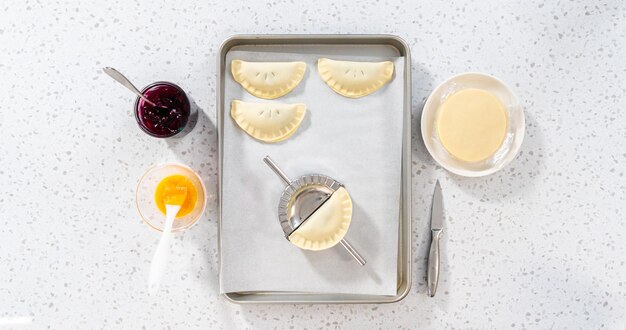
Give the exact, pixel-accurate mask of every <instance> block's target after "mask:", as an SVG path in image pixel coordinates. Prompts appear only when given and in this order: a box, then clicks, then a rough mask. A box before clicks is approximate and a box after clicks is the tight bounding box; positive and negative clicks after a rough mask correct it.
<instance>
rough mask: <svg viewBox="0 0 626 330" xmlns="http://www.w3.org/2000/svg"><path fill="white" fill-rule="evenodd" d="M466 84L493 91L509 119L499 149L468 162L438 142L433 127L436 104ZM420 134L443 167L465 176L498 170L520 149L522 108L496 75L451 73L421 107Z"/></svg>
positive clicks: (435, 121) (431, 153)
mask: <svg viewBox="0 0 626 330" xmlns="http://www.w3.org/2000/svg"><path fill="white" fill-rule="evenodd" d="M466 88H478V89H483V90H486V91H489V92H491V93H493V94H494V95H495V96H496V97H498V99H500V101H501V102H502V103H503V104H504V105H505V106H506V109H507V112H508V116H509V122H508V128H507V136H506V138H505V140H504V143H502V146H501V147H500V149H498V151H497V152H496V153H495V154H494V155H493V156H491V157H490V158H488V159H486V160H484V161H481V162H476V163H468V162H464V161H461V160H458V159H456V158H454V157H453V156H452V155H450V154H449V153H448V152H447V151H446V149H445V148H444V147H443V145H441V142H440V141H439V138H438V136H437V130H436V129H435V127H436V123H437V117H438V113H437V112H438V110H439V106H440V105H441V104H442V103H443V102H444V101H445V100H446V98H447V97H448V96H450V95H452V94H454V93H455V92H457V91H460V90H462V89H466ZM421 125H422V137H423V139H424V144H425V145H426V149H428V152H429V153H430V155H431V156H432V157H433V158H434V159H435V161H437V163H439V165H441V166H442V167H443V168H445V169H446V170H448V171H450V172H452V173H454V174H458V175H461V176H466V177H479V176H485V175H489V174H492V173H495V172H497V171H498V170H500V169H501V168H503V167H505V166H506V165H508V164H509V163H510V162H511V161H512V160H513V159H514V158H515V156H516V155H517V153H518V152H519V149H520V146H521V145H522V140H523V139H524V130H525V125H526V123H525V119H524V110H523V109H522V107H521V106H520V104H519V101H518V100H517V97H515V95H514V94H513V92H511V90H510V89H509V88H508V87H507V86H506V85H505V84H504V83H503V82H502V81H500V80H499V79H497V78H495V77H493V76H490V75H488V74H484V73H477V72H467V73H462V74H460V75H457V76H454V77H452V78H450V79H448V80H446V81H444V82H443V83H442V84H441V85H439V86H437V88H435V90H434V91H433V92H432V93H431V94H430V96H429V97H428V100H427V101H426V104H425V105H424V110H423V111H422V123H421Z"/></svg>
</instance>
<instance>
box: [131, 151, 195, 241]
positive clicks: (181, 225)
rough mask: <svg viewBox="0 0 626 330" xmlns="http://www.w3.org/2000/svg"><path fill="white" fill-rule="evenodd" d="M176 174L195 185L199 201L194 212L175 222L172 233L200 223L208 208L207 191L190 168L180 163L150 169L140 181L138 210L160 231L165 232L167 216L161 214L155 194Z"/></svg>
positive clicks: (147, 221)
mask: <svg viewBox="0 0 626 330" xmlns="http://www.w3.org/2000/svg"><path fill="white" fill-rule="evenodd" d="M174 174H180V175H184V176H185V177H187V178H188V179H189V180H190V181H191V182H192V183H193V185H194V186H195V187H196V190H197V191H198V200H197V201H196V207H195V208H194V209H193V211H191V212H190V213H189V214H187V215H185V216H184V217H181V218H176V219H175V220H174V225H173V226H172V231H173V232H174V231H181V230H183V229H187V228H189V227H191V226H192V225H193V224H194V223H196V221H198V219H200V216H202V213H204V209H205V208H206V189H205V187H204V183H203V182H202V179H200V176H198V174H196V173H195V172H194V171H193V170H192V169H190V168H189V167H187V166H185V165H182V164H178V163H166V164H159V165H155V166H153V167H151V168H149V169H148V170H147V171H146V173H144V175H143V176H142V177H141V179H139V184H138V185H137V200H136V202H137V210H138V211H139V214H140V215H141V218H142V219H143V221H144V222H145V223H147V224H148V225H149V226H150V227H152V228H154V229H156V230H158V231H163V226H164V225H165V214H163V213H161V211H160V210H159V208H158V207H157V205H156V202H155V200H154V192H155V190H156V187H157V185H158V184H159V182H161V180H163V179H164V178H166V177H168V176H170V175H174Z"/></svg>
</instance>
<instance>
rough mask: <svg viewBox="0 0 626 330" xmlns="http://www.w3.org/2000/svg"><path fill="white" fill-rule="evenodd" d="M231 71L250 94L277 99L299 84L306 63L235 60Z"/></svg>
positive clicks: (231, 64) (231, 65)
mask: <svg viewBox="0 0 626 330" xmlns="http://www.w3.org/2000/svg"><path fill="white" fill-rule="evenodd" d="M230 71H231V73H232V74H233V78H234V79H235V81H236V82H238V83H239V84H241V86H243V88H245V89H246V90H247V91H248V92H249V93H250V94H252V95H254V96H256V97H260V98H263V99H275V98H277V97H281V96H283V95H285V94H287V93H289V92H291V90H293V89H294V88H296V86H298V84H299V83H300V81H302V78H303V77H304V72H305V71H306V63H304V62H246V61H242V60H233V61H232V62H231V63H230Z"/></svg>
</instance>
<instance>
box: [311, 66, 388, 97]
mask: <svg viewBox="0 0 626 330" xmlns="http://www.w3.org/2000/svg"><path fill="white" fill-rule="evenodd" d="M393 70H394V66H393V63H391V62H389V61H385V62H350V61H334V60H330V59H327V58H320V59H319V60H318V61H317V71H318V72H319V74H320V77H322V80H324V82H326V84H327V85H328V86H330V88H332V89H333V90H334V91H335V92H337V93H339V94H341V95H343V96H345V97H351V98H358V97H362V96H365V95H369V94H371V93H374V92H375V91H377V90H378V89H379V88H380V87H382V86H383V85H384V84H386V83H387V82H389V81H390V80H391V77H392V76H393Z"/></svg>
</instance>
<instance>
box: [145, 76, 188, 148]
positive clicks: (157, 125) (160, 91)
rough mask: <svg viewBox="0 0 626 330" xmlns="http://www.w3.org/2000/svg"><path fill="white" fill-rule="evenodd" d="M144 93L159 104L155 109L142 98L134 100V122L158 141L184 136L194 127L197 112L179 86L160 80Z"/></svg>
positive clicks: (147, 87) (148, 87)
mask: <svg viewBox="0 0 626 330" xmlns="http://www.w3.org/2000/svg"><path fill="white" fill-rule="evenodd" d="M141 94H143V95H144V96H145V97H146V98H147V99H148V100H150V101H152V102H154V103H155V104H156V105H157V106H156V107H154V106H152V105H151V104H149V103H148V102H146V101H144V100H143V99H142V98H140V97H137V99H136V101H135V108H134V110H135V119H136V120H137V124H138V125H139V127H140V128H141V130H143V131H144V132H145V133H146V134H148V135H150V136H153V137H156V138H171V137H182V136H184V135H186V134H187V133H189V132H190V131H191V129H193V126H195V119H196V118H197V109H196V107H195V106H192V104H194V103H193V102H192V101H191V100H190V98H189V97H188V96H187V94H186V93H185V91H183V90H182V88H180V87H179V86H177V85H176V84H173V83H171V82H167V81H157V82H155V83H152V84H150V85H148V86H146V87H145V88H144V89H143V90H142V91H141Z"/></svg>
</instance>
